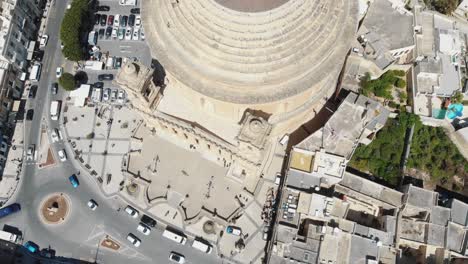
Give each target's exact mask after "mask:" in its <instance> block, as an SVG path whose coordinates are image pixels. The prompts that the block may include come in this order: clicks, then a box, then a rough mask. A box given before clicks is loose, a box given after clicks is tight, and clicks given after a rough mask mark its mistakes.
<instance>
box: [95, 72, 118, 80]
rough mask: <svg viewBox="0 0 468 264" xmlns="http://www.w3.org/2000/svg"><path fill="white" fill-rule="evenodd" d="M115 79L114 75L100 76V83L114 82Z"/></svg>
mask: <svg viewBox="0 0 468 264" xmlns="http://www.w3.org/2000/svg"><path fill="white" fill-rule="evenodd" d="M113 79H114V74H112V73H106V74H99V75H98V80H99V81H112V80H113Z"/></svg>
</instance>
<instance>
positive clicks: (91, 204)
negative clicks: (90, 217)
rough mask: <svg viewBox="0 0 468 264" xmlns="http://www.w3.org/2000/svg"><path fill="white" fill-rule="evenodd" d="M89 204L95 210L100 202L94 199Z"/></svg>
mask: <svg viewBox="0 0 468 264" xmlns="http://www.w3.org/2000/svg"><path fill="white" fill-rule="evenodd" d="M87 205H88V207H89V209H91V210H92V211H95V210H96V209H97V208H98V204H97V203H96V201H94V200H93V199H91V200H89V201H88V203H87Z"/></svg>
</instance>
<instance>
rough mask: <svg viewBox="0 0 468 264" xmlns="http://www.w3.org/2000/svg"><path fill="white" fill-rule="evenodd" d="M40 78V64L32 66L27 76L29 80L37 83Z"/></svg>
mask: <svg viewBox="0 0 468 264" xmlns="http://www.w3.org/2000/svg"><path fill="white" fill-rule="evenodd" d="M40 78H41V64H39V63H37V64H34V66H32V69H31V73H30V74H29V80H31V81H33V82H37V81H39V79H40Z"/></svg>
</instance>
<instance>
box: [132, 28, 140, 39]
mask: <svg viewBox="0 0 468 264" xmlns="http://www.w3.org/2000/svg"><path fill="white" fill-rule="evenodd" d="M132 39H133V40H138V39H140V29H139V28H135V29H134V30H133V36H132Z"/></svg>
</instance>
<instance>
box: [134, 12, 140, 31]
mask: <svg viewBox="0 0 468 264" xmlns="http://www.w3.org/2000/svg"><path fill="white" fill-rule="evenodd" d="M135 27H136V28H139V27H141V16H140V15H137V16H135Z"/></svg>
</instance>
